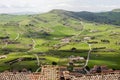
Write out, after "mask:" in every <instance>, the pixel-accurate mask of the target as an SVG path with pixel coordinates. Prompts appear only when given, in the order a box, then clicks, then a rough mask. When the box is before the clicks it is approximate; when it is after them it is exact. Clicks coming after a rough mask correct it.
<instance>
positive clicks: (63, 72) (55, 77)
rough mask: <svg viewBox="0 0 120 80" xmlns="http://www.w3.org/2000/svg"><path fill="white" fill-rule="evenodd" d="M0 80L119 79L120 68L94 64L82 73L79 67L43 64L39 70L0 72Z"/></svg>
mask: <svg viewBox="0 0 120 80" xmlns="http://www.w3.org/2000/svg"><path fill="white" fill-rule="evenodd" d="M0 80H120V70H112V69H108V68H107V67H106V66H94V67H93V68H92V69H91V70H90V72H89V73H88V74H84V70H83V69H81V68H79V67H75V68H74V69H73V71H68V69H67V67H64V66H57V65H44V66H42V67H41V72H34V73H32V72H30V71H27V70H26V69H23V70H22V71H21V72H18V71H13V72H9V71H5V72H2V73H0Z"/></svg>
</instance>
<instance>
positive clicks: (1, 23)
mask: <svg viewBox="0 0 120 80" xmlns="http://www.w3.org/2000/svg"><path fill="white" fill-rule="evenodd" d="M119 17H120V14H119V13H118V12H117V13H116V12H103V13H91V12H71V11H65V10H52V11H50V12H48V13H44V14H34V15H8V14H1V15H0V32H1V34H0V57H1V56H3V58H0V71H4V70H12V69H17V70H21V69H22V68H27V69H29V70H32V71H36V70H37V68H39V66H38V65H37V59H36V56H35V54H36V55H38V57H39V59H40V64H52V62H57V63H58V65H65V66H67V63H68V57H70V56H71V55H74V56H82V57H85V59H86V58H87V53H88V51H89V46H88V44H86V43H89V44H91V47H92V53H91V55H90V60H89V63H88V66H89V67H93V66H94V65H107V66H108V67H110V68H113V69H120V65H119V64H120V59H119V56H120V41H119V40H120V36H119V35H120V26H119V25H120V24H119V23H120V18H119ZM111 24H112V25H111ZM73 49H74V50H73ZM83 63H84V62H83ZM79 64H80V65H79V67H82V66H83V65H81V62H80V63H79ZM16 66H19V68H18V67H16Z"/></svg>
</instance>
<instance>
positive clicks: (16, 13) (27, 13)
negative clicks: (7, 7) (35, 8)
mask: <svg viewBox="0 0 120 80" xmlns="http://www.w3.org/2000/svg"><path fill="white" fill-rule="evenodd" d="M1 14H10V15H32V14H40V13H39V12H15V13H1Z"/></svg>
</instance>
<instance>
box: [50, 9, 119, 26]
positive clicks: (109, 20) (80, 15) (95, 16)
mask: <svg viewBox="0 0 120 80" xmlns="http://www.w3.org/2000/svg"><path fill="white" fill-rule="evenodd" d="M116 11H117V12H115V10H114V11H109V12H99V13H93V12H87V11H82V12H72V11H65V10H52V11H50V13H56V14H59V15H66V16H69V17H72V18H75V19H83V20H87V21H92V22H98V23H105V24H113V25H120V12H118V11H119V9H117V10H116Z"/></svg>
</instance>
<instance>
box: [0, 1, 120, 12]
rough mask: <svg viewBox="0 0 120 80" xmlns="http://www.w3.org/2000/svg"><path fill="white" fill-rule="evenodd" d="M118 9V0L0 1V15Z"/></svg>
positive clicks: (119, 6) (119, 5)
mask: <svg viewBox="0 0 120 80" xmlns="http://www.w3.org/2000/svg"><path fill="white" fill-rule="evenodd" d="M114 8H120V0H0V13H14V12H28V11H29V12H46V11H49V10H52V9H65V10H70V11H93V12H95V11H109V10H112V9H114Z"/></svg>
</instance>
